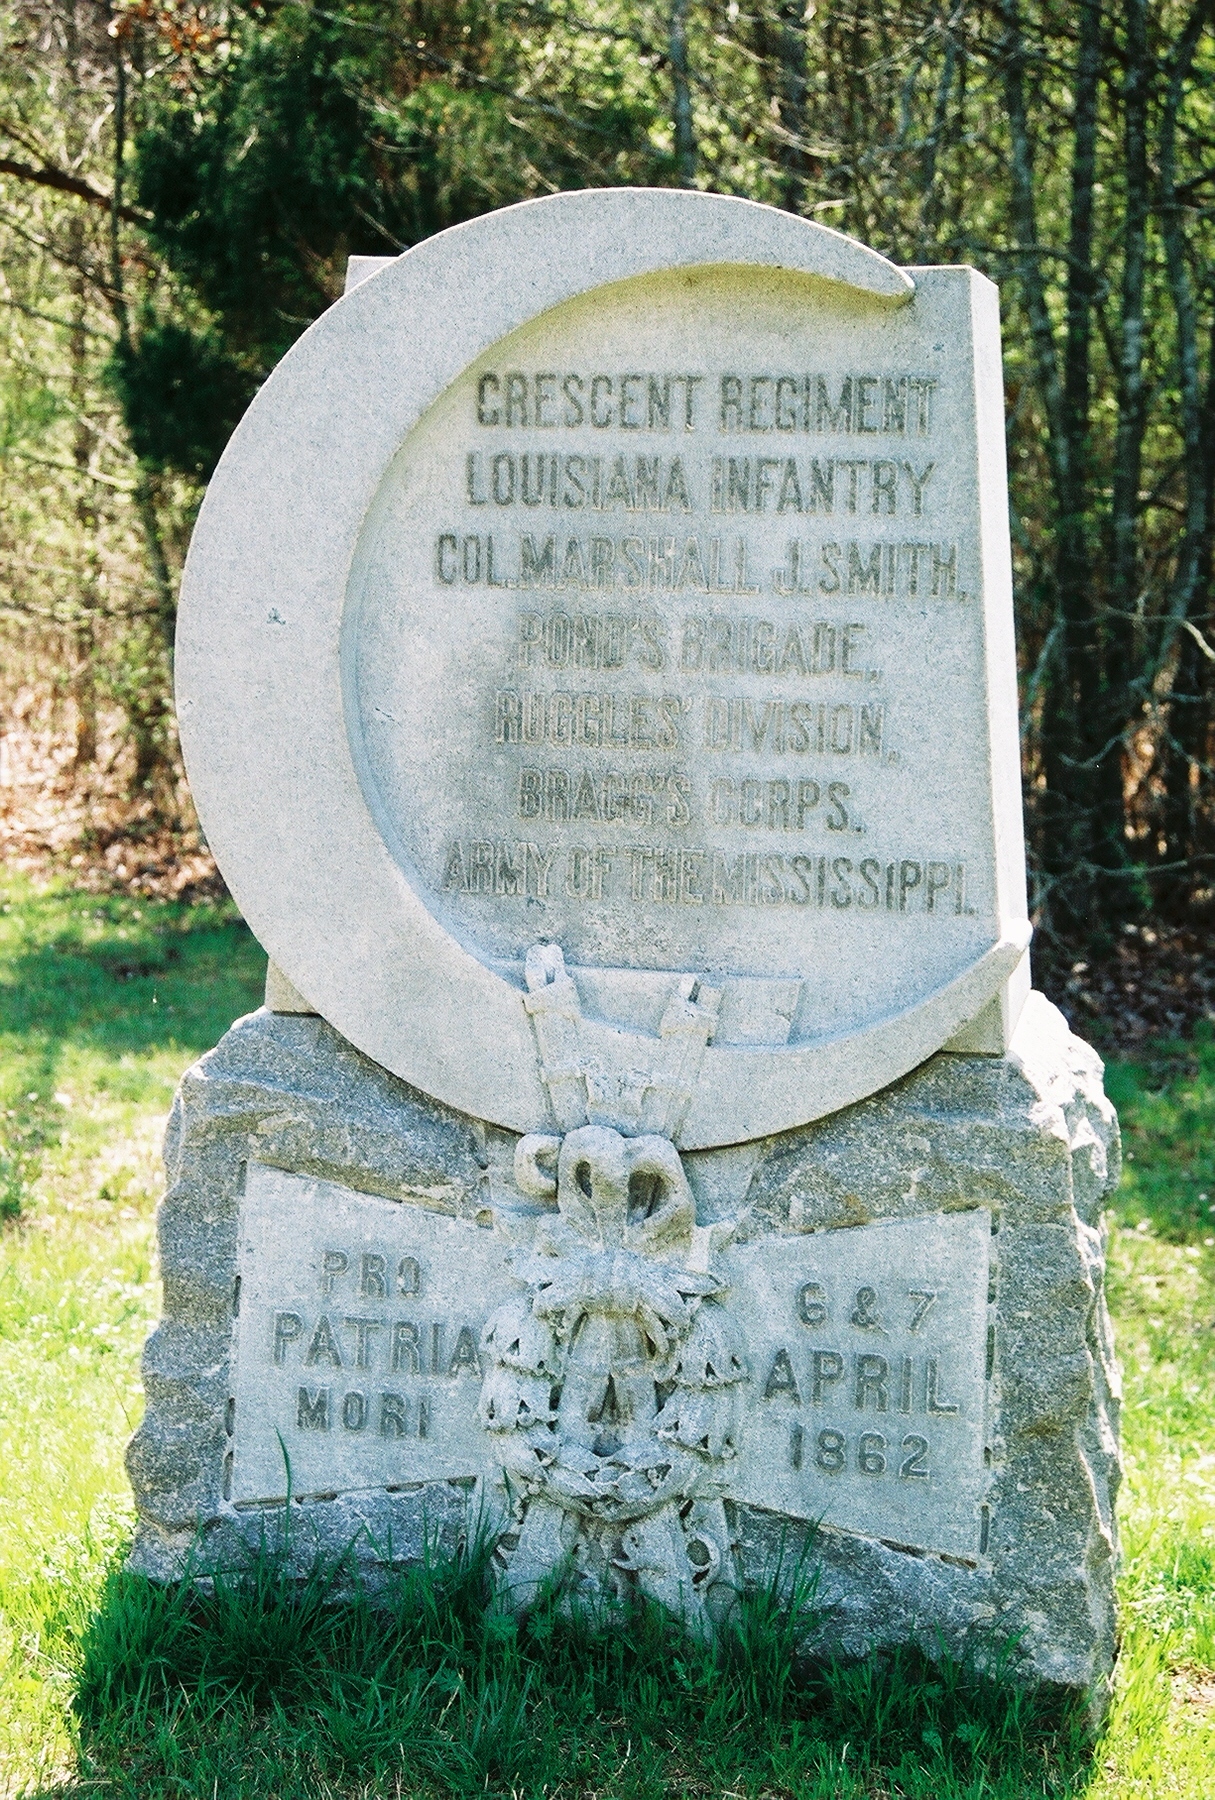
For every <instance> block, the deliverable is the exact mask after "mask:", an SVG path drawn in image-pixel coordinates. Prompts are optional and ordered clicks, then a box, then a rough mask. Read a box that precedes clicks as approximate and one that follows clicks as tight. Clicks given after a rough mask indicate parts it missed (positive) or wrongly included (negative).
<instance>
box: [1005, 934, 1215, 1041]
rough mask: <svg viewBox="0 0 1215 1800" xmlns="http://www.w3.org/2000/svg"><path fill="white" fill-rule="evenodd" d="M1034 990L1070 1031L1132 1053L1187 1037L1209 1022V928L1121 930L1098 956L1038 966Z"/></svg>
mask: <svg viewBox="0 0 1215 1800" xmlns="http://www.w3.org/2000/svg"><path fill="white" fill-rule="evenodd" d="M1035 976H1036V979H1037V982H1038V985H1039V986H1040V987H1042V989H1043V990H1044V992H1045V993H1046V994H1047V996H1048V998H1050V999H1051V1000H1053V1001H1054V1003H1055V1005H1056V1006H1058V1007H1059V1008H1060V1010H1061V1011H1062V1012H1063V1013H1064V1015H1065V1016H1066V1018H1067V1021H1068V1023H1069V1024H1070V1025H1071V1027H1072V1029H1073V1030H1074V1031H1077V1032H1079V1034H1080V1035H1081V1036H1082V1037H1088V1038H1091V1039H1092V1040H1093V1042H1094V1043H1095V1044H1097V1046H1098V1047H1099V1048H1100V1049H1103V1050H1110V1051H1124V1052H1129V1053H1131V1054H1133V1053H1134V1052H1135V1051H1136V1050H1138V1049H1140V1048H1142V1046H1143V1045H1144V1044H1146V1043H1147V1042H1148V1041H1149V1040H1151V1039H1154V1038H1162V1037H1163V1038H1168V1037H1188V1036H1189V1035H1190V1034H1191V1033H1192V1032H1193V1030H1194V1028H1195V1026H1196V1025H1198V1024H1199V1023H1201V1022H1202V1021H1204V1020H1205V1021H1211V1022H1215V929H1213V928H1212V927H1210V926H1206V925H1204V926H1199V925H1188V924H1183V925H1171V924H1164V923H1159V922H1153V923H1152V924H1150V925H1126V926H1124V927H1123V929H1122V931H1121V933H1120V934H1119V938H1118V942H1117V944H1116V945H1115V947H1114V949H1113V950H1112V951H1110V952H1109V953H1107V954H1106V955H1104V956H1101V957H1092V958H1089V957H1087V956H1084V955H1077V956H1076V957H1075V958H1074V960H1070V961H1069V960H1068V959H1066V958H1062V957H1060V958H1057V959H1051V960H1050V961H1047V960H1046V959H1042V960H1041V961H1040V962H1039V964H1038V967H1037V968H1036V970H1035Z"/></svg>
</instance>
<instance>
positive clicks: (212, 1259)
mask: <svg viewBox="0 0 1215 1800" xmlns="http://www.w3.org/2000/svg"><path fill="white" fill-rule="evenodd" d="M496 1135H500V1134H494V1133H493V1132H490V1133H487V1132H486V1130H485V1128H484V1127H482V1126H481V1125H479V1124H478V1123H476V1122H474V1121H471V1120H469V1119H467V1118H463V1117H461V1116H459V1115H458V1114H455V1113H453V1112H450V1111H448V1110H446V1109H444V1108H443V1107H441V1106H439V1105H438V1104H437V1103H434V1102H432V1101H429V1100H427V1099H426V1098H425V1097H424V1096H422V1095H420V1094H419V1093H417V1092H416V1091H415V1090H413V1089H411V1088H409V1087H408V1086H406V1085H405V1083H404V1082H402V1081H400V1080H398V1079H396V1078H395V1077H393V1076H391V1075H389V1074H387V1073H386V1072H385V1071H384V1070H382V1069H380V1068H379V1067H378V1066H376V1065H375V1064H374V1063H372V1062H370V1061H368V1060H367V1059H366V1058H365V1057H363V1056H362V1055H361V1054H359V1053H358V1052H357V1051H355V1050H354V1049H352V1048H351V1046H350V1045H349V1044H348V1043H346V1042H345V1040H344V1039H342V1038H341V1037H340V1036H339V1034H338V1033H337V1032H336V1031H335V1030H333V1029H332V1028H331V1027H330V1026H329V1025H327V1024H325V1023H324V1022H323V1021H322V1020H321V1019H319V1018H317V1017H314V1016H306V1015H294V1016H284V1015H276V1014H272V1013H268V1012H265V1011H262V1012H258V1013H255V1014H253V1015H251V1016H250V1017H248V1018H246V1019H243V1020H241V1021H239V1022H238V1023H237V1024H236V1025H235V1026H234V1027H233V1028H232V1030H231V1031H230V1032H229V1033H228V1035H227V1036H226V1037H225V1038H224V1040H223V1041H222V1043H221V1044H220V1045H219V1046H218V1047H217V1048H216V1049H215V1050H213V1051H212V1052H210V1054H209V1055H207V1056H205V1057H204V1058H203V1059H202V1060H201V1062H199V1063H198V1064H196V1065H195V1066H194V1067H193V1068H192V1069H191V1070H189V1071H188V1072H187V1074H186V1076H185V1077H184V1079H183V1081H182V1084H181V1088H180V1091H179V1094H178V1098H177V1103H176V1105H175V1107H174V1112H173V1116H172V1119H171V1122H170V1127H169V1133H168V1140H167V1145H166V1162H167V1166H168V1173H169V1191H168V1194H167V1196H166V1199H165V1201H164V1203H163V1206H162V1209H161V1216H160V1242H161V1259H162V1268H163V1272H164V1283H165V1307H164V1319H163V1321H162V1323H161V1324H160V1325H159V1327H158V1328H157V1330H156V1331H155V1332H154V1334H153V1336H152V1337H151V1339H150V1340H149V1343H148V1347H147V1350H146V1352H145V1362H144V1374H145V1383H146V1387H147V1394H148V1412H147V1417H146V1419H145V1421H144V1423H143V1425H142V1426H141V1427H140V1429H139V1431H138V1432H137V1434H136V1436H135V1438H134V1440H133V1441H132V1444H131V1447H130V1450H129V1452H128V1468H129V1471H130V1475H131V1480H132V1483H133V1485H134V1488H135V1492H136V1497H137V1500H138V1505H139V1515H140V1524H139V1532H138V1537H137V1542H136V1546H135V1550H134V1555H133V1560H134V1564H135V1566H136V1567H137V1568H140V1569H142V1570H144V1571H146V1572H147V1573H148V1574H149V1575H152V1576H154V1577H156V1578H157V1579H167V1578H171V1577H172V1576H174V1575H176V1574H178V1573H180V1572H181V1571H182V1569H183V1568H184V1567H185V1566H186V1563H187V1558H189V1557H190V1556H191V1554H192V1552H193V1553H194V1555H195V1556H196V1557H197V1558H201V1560H202V1562H204V1563H205V1562H208V1561H210V1562H213V1561H215V1560H217V1559H220V1558H227V1557H229V1556H231V1555H232V1554H233V1552H234V1551H235V1549H236V1547H237V1546H238V1545H240V1544H245V1545H253V1546H255V1545H257V1544H258V1543H259V1542H261V1541H264V1540H268V1541H271V1542H278V1541H281V1534H282V1533H283V1531H284V1518H285V1512H286V1509H284V1508H283V1507H282V1506H281V1505H280V1506H276V1507H246V1508H236V1507H234V1506H233V1505H232V1504H231V1503H230V1501H228V1500H226V1499H225V1497H224V1485H225V1468H226V1466H227V1458H228V1451H229V1447H230V1437H229V1430H230V1423H231V1409H230V1407H229V1396H230V1393H231V1384H230V1373H229V1368H230V1352H231V1339H232V1326H233V1320H234V1317H235V1310H234V1309H235V1307H236V1306H237V1305H238V1304H239V1296H238V1293H237V1292H236V1283H235V1260H236V1246H237V1227H238V1214H239V1206H240V1197H241V1193H242V1189H243V1182H244V1171H245V1168H246V1166H247V1164H248V1163H249V1162H250V1161H251V1160H255V1161H258V1162H260V1163H264V1164H268V1165H271V1166H273V1167H278V1168H282V1169H286V1170H289V1171H293V1172H296V1173H301V1174H310V1175H315V1176H320V1177H324V1178H326V1179H329V1180H333V1181H337V1182H340V1183H342V1184H344V1185H345V1186H347V1187H350V1188H353V1189H355V1190H359V1191H362V1192H367V1193H373V1194H379V1195H383V1196H387V1197H389V1198H396V1199H400V1200H408V1201H410V1202H411V1203H413V1204H414V1205H423V1206H427V1207H431V1208H434V1209H436V1210H437V1211H439V1212H442V1213H447V1214H456V1215H459V1216H462V1217H465V1218H470V1219H474V1218H476V1217H477V1216H478V1215H479V1214H482V1215H483V1214H484V1212H485V1209H486V1208H487V1207H488V1206H489V1204H490V1198H491V1196H490V1179H491V1164H492V1163H493V1162H494V1161H495V1159H496V1158H497V1157H499V1156H500V1153H501V1147H500V1146H498V1145H497V1144H496ZM731 1154H732V1153H731V1152H730V1151H728V1150H727V1151H722V1152H712V1153H709V1155H710V1156H720V1157H722V1158H726V1159H728V1158H730V1157H731ZM1118 1155H1119V1152H1118V1132H1117V1121H1116V1119H1115V1116H1114V1113H1113V1109H1112V1107H1111V1106H1110V1105H1109V1103H1108V1101H1107V1100H1106V1099H1105V1097H1104V1094H1103V1092H1102V1085H1101V1064H1100V1061H1099V1059H1098V1058H1097V1056H1096V1055H1095V1053H1094V1052H1093V1051H1092V1050H1091V1049H1090V1048H1089V1047H1088V1046H1087V1045H1085V1044H1083V1043H1082V1042H1081V1041H1080V1040H1079V1039H1077V1038H1075V1037H1073V1036H1072V1035H1071V1034H1070V1033H1069V1032H1068V1030H1067V1027H1066V1025H1065V1023H1064V1021H1063V1020H1062V1018H1061V1016H1060V1015H1059V1014H1058V1013H1057V1012H1056V1011H1055V1010H1054V1009H1053V1008H1052V1007H1050V1006H1049V1005H1048V1004H1047V1002H1046V1001H1045V1000H1043V999H1042V998H1041V997H1040V996H1037V995H1035V996H1032V997H1031V1000H1030V1001H1029V1002H1028V1003H1027V1006H1026V1009H1025V1013H1024V1015H1023V1017H1022V1022H1021V1025H1020V1027H1019V1029H1018V1032H1017V1036H1016V1038H1015V1040H1014V1043H1013V1046H1012V1049H1011V1050H1010V1051H1009V1053H1008V1054H1007V1055H1006V1056H1005V1057H1002V1058H994V1057H982V1056H960V1055H951V1054H940V1055H938V1056H936V1057H934V1058H932V1059H931V1061H929V1062H928V1063H927V1064H925V1065H924V1066H923V1067H922V1068H921V1069H919V1070H918V1071H916V1072H915V1073H914V1074H912V1075H910V1076H908V1077H907V1078H905V1079H904V1080H903V1081H901V1082H899V1083H898V1084H896V1085H895V1086H893V1087H891V1088H888V1089H887V1090H885V1091H884V1092H883V1093H881V1094H878V1095H875V1096H874V1097H872V1098H870V1099H868V1100H866V1101H864V1102H862V1103H861V1104H859V1105H857V1106H854V1107H852V1108H850V1109H848V1110H847V1111H845V1112H842V1113H839V1114H837V1115H835V1116H833V1117H831V1118H829V1119H827V1120H825V1121H823V1122H822V1123H819V1124H816V1125H813V1126H807V1127H804V1128H802V1129H800V1130H797V1131H794V1132H790V1133H787V1134H784V1135H782V1136H780V1137H777V1138H773V1139H769V1140H767V1141H766V1142H765V1143H764V1144H763V1145H762V1146H761V1149H760V1153H759V1156H758V1158H757V1159H756V1160H755V1161H754V1163H753V1164H750V1163H749V1160H748V1161H747V1162H744V1163H743V1164H739V1163H738V1162H737V1159H736V1161H735V1163H734V1164H733V1165H731V1166H733V1167H753V1169H754V1173H753V1174H752V1175H751V1177H750V1182H751V1185H750V1191H749V1195H748V1199H749V1202H750V1213H749V1218H748V1220H747V1222H746V1224H745V1225H744V1227H743V1233H742V1235H743V1237H746V1236H750V1237H752V1238H754V1237H755V1236H756V1235H762V1234H768V1233H780V1234H790V1233H792V1234H800V1233H804V1232H810V1231H813V1232H827V1233H829V1232H830V1231H832V1230H834V1229H838V1228H846V1227H849V1226H855V1225H859V1224H867V1223H870V1222H876V1221H880V1220H885V1219H895V1218H902V1219H914V1218H917V1217H929V1216H936V1215H938V1214H940V1213H941V1212H951V1211H961V1210H971V1209H974V1208H976V1207H982V1208H985V1209H987V1210H988V1211H989V1212H990V1213H991V1216H992V1221H993V1233H994V1249H995V1256H994V1260H993V1269H994V1275H993V1282H992V1286H993V1292H992V1294H991V1295H990V1302H991V1308H992V1310H991V1315H990V1316H991V1320H992V1329H991V1336H990V1344H989V1349H990V1358H991V1363H992V1370H991V1382H990V1393H989V1402H988V1426H987V1446H988V1448H987V1458H988V1460H989V1466H990V1482H991V1485H990V1490H989V1494H988V1502H987V1504H988V1513H987V1518H988V1527H987V1537H986V1544H985V1548H984V1550H983V1551H982V1552H981V1553H980V1554H979V1555H978V1556H977V1557H976V1558H973V1559H971V1558H954V1557H949V1556H945V1555H937V1554H929V1553H924V1552H921V1551H917V1550H915V1549H908V1548H907V1547H900V1546H899V1545H896V1544H888V1543H883V1542H879V1541H877V1540H875V1539H870V1538H864V1537H859V1536H856V1535H852V1534H848V1533H845V1532H842V1531H840V1530H837V1529H832V1528H831V1526H830V1525H829V1524H827V1525H825V1526H824V1527H823V1528H822V1529H820V1531H819V1532H818V1534H817V1537H816V1540H815V1541H814V1543H813V1545H812V1547H811V1554H812V1557H813V1559H814V1560H815V1561H816V1562H817V1563H818V1564H819V1566H820V1569H821V1576H820V1587H819V1604H820V1607H821V1616H820V1622H819V1625H818V1627H817V1630H816V1632H815V1639H814V1641H815V1644H816V1646H817V1647H818V1648H820V1649H822V1650H824V1651H830V1652H841V1653H844V1654H848V1655H853V1654H859V1653H861V1652H863V1651H864V1650H866V1649H869V1648H871V1647H873V1646H891V1645H894V1644H898V1643H902V1642H908V1641H916V1642H919V1643H920V1644H922V1645H923V1647H924V1648H925V1649H926V1650H927V1651H928V1652H929V1653H934V1652H935V1651H936V1650H937V1649H938V1646H939V1645H941V1644H944V1645H945V1646H946V1647H947V1648H949V1649H950V1650H951V1651H954V1652H961V1651H963V1650H965V1649H967V1648H970V1649H972V1650H974V1651H975V1652H976V1653H977V1654H979V1655H980V1656H981V1657H986V1658H988V1659H995V1658H996V1657H998V1656H1001V1655H1005V1654H1011V1665H1012V1667H1013V1668H1014V1669H1016V1670H1017V1671H1018V1672H1019V1673H1020V1674H1021V1675H1022V1676H1023V1677H1024V1678H1025V1679H1028V1680H1046V1681H1051V1682H1058V1683H1062V1684H1064V1685H1067V1686H1071V1687H1092V1688H1094V1690H1095V1691H1096V1692H1097V1693H1098V1694H1100V1693H1101V1692H1102V1691H1103V1688H1104V1684H1105V1683H1106V1681H1107V1678H1108V1673H1109V1670H1110V1667H1111V1664H1112V1659H1113V1646H1114V1610H1113V1576H1114V1563H1115V1549H1116V1538H1115V1526H1114V1516H1113V1501H1114V1494H1115V1491H1116V1488H1117V1482H1118V1470H1119V1463H1118V1448H1117V1422H1118V1385H1117V1374H1116V1369H1115V1364H1114V1358H1113V1348H1112V1340H1111V1334H1110V1328H1109V1321H1108V1317H1107V1314H1106V1309H1105V1302H1104V1297H1103V1291H1102V1282H1103V1273H1104V1247H1105V1246H1104V1228H1103V1225H1102V1221H1101V1206H1102V1202H1103V1199H1104V1197H1105V1196H1106V1195H1107V1194H1108V1193H1109V1191H1110V1190H1111V1188H1112V1187H1113V1185H1114V1183H1115V1181H1116V1179H1117V1174H1118ZM725 1166H726V1165H725V1164H724V1163H723V1168H724V1167H725ZM710 1172H711V1171H710ZM744 1179H745V1176H744ZM708 1185H709V1186H711V1185H712V1184H711V1183H709V1184H708ZM290 1511H291V1522H290V1526H289V1531H290V1544H291V1548H292V1554H293V1556H294V1557H295V1559H296V1560H297V1562H298V1563H299V1565H300V1566H302V1565H303V1564H304V1563H306V1562H307V1561H309V1560H310V1559H311V1557H312V1555H313V1554H315V1552H316V1550H317V1549H320V1550H321V1551H323V1552H324V1553H326V1554H336V1553H337V1552H339V1551H341V1550H344V1549H345V1548H346V1547H347V1546H348V1545H350V1544H352V1543H353V1544H355V1546H356V1551H355V1553H356V1555H357V1557H358V1559H359V1561H360V1562H361V1563H362V1564H363V1565H364V1567H365V1568H366V1570H367V1572H368V1573H369V1574H372V1573H374V1572H375V1570H377V1569H379V1568H381V1567H382V1566H383V1565H384V1564H386V1563H388V1562H400V1561H402V1560H409V1559H410V1558H414V1557H417V1556H418V1555H419V1554H420V1553H421V1550H422V1547H423V1543H424V1540H425V1538H426V1536H427V1535H428V1534H429V1535H431V1536H433V1535H434V1534H436V1533H438V1534H439V1535H440V1536H442V1537H444V1538H445V1539H447V1540H448V1541H451V1539H452V1538H453V1536H454V1534H455V1533H456V1532H458V1530H459V1529H461V1528H462V1526H463V1525H464V1524H466V1523H467V1519H468V1511H469V1494H468V1491H467V1488H466V1485H465V1484H463V1483H452V1482H431V1483H428V1484H424V1485H423V1484H406V1485H405V1486H404V1487H403V1488H396V1489H393V1488H383V1489H378V1490H374V1491H367V1492H360V1493H358V1494H354V1495H351V1494H345V1495H343V1496H341V1497H340V1498H335V1499H333V1500H332V1501H328V1502H326V1501H324V1500H320V1501H318V1500H316V1499H312V1500H309V1501H308V1502H306V1503H305V1504H302V1505H301V1504H300V1503H298V1502H292V1503H291V1508H290ZM729 1511H730V1517H731V1523H732V1525H733V1528H734V1530H735V1532H736V1534H737V1549H738V1554H739V1557H740V1559H741V1566H742V1567H743V1569H744V1571H745V1573H746V1575H747V1577H748V1578H749V1579H755V1580H758V1579H761V1578H762V1577H763V1576H764V1574H765V1572H766V1571H767V1570H769V1569H770V1568H771V1566H772V1562H773V1559H774V1558H775V1557H776V1556H777V1555H778V1554H779V1553H781V1552H782V1549H783V1554H784V1557H785V1560H786V1566H788V1564H789V1561H790V1552H791V1551H795V1549H796V1546H797V1544H798V1543H799V1542H801V1541H802V1537H803V1535H804V1527H800V1526H797V1525H792V1524H790V1523H789V1522H787V1521H785V1520H783V1519H782V1518H781V1517H780V1516H779V1515H776V1514H772V1513H768V1512H761V1511H759V1510H757V1509H754V1508H749V1507H746V1506H742V1505H734V1504H733V1503H731V1504H730V1507H729ZM195 1566H198V1564H197V1563H196V1564H195ZM1010 1645H1011V1646H1012V1649H1011V1652H1009V1646H1010Z"/></svg>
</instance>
